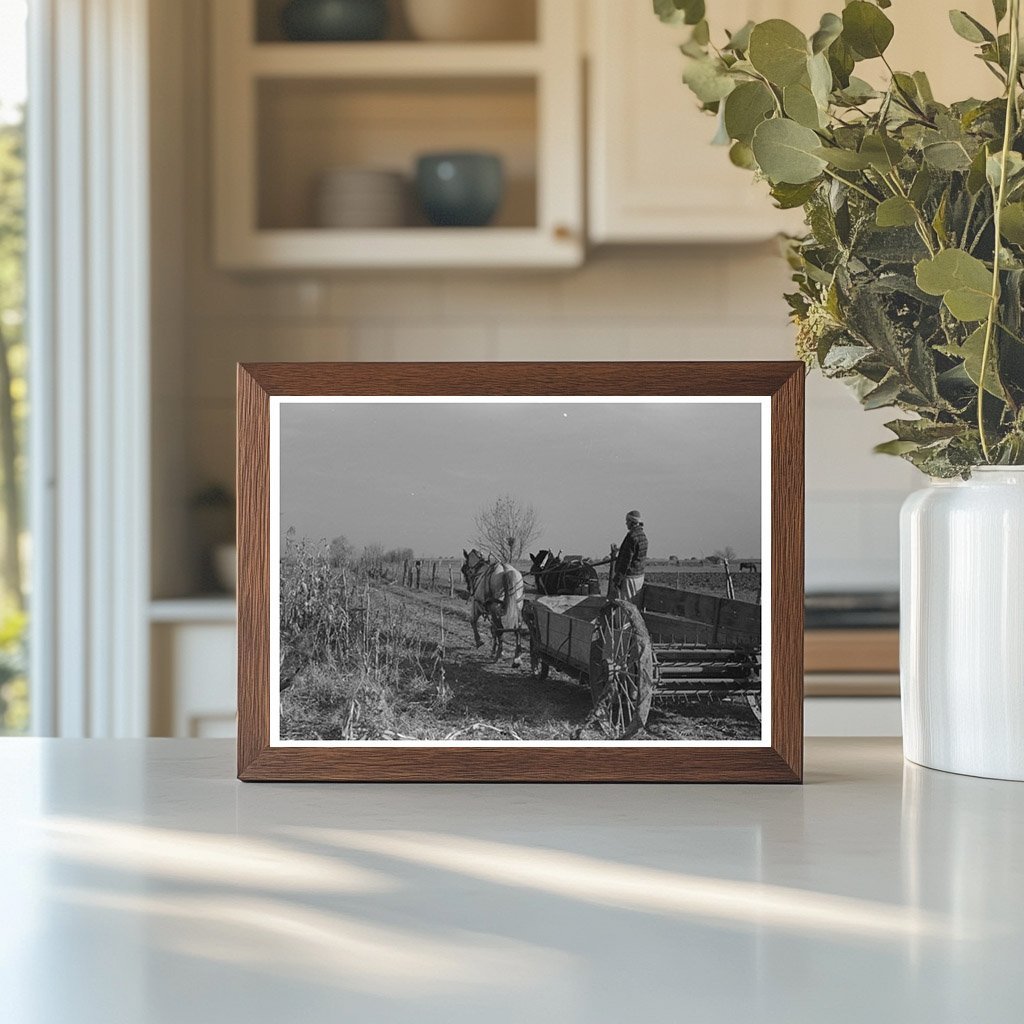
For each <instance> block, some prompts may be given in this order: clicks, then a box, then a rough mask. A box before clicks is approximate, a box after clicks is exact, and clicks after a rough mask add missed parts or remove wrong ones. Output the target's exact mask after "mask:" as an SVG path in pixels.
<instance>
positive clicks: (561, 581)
mask: <svg viewBox="0 0 1024 1024" xmlns="http://www.w3.org/2000/svg"><path fill="white" fill-rule="evenodd" d="M530 562H531V563H532V565H531V567H530V572H531V573H532V574H533V580H534V583H535V585H536V587H537V593H538V594H548V595H554V594H596V593H599V592H600V583H599V581H598V576H597V570H596V569H595V568H594V567H593V566H592V565H591V564H590V563H589V562H588V561H586V559H584V558H582V557H580V556H579V555H566V556H565V558H563V557H562V554H561V552H559V553H558V554H557V555H554V554H552V553H551V552H550V551H538V552H537V554H535V555H530Z"/></svg>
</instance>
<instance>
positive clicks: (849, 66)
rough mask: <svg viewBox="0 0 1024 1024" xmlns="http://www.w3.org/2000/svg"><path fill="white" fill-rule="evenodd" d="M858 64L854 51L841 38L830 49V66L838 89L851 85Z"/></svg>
mask: <svg viewBox="0 0 1024 1024" xmlns="http://www.w3.org/2000/svg"><path fill="white" fill-rule="evenodd" d="M855 63H856V58H855V57H854V54H853V50H851V49H850V47H849V46H847V45H846V42H845V40H844V39H843V37H842V36H840V37H839V38H838V39H837V40H836V41H835V42H834V43H833V44H832V45H831V46H830V47H829V48H828V66H829V67H830V68H831V69H832V77H833V78H834V79H835V83H836V87H837V88H839V89H845V88H847V86H849V84H850V76H851V75H852V74H853V68H854V65H855Z"/></svg>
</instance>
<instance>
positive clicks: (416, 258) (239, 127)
mask: <svg viewBox="0 0 1024 1024" xmlns="http://www.w3.org/2000/svg"><path fill="white" fill-rule="evenodd" d="M524 3H526V5H527V6H528V7H529V9H530V11H531V12H532V19H533V21H532V22H531V25H533V23H534V22H535V25H534V27H532V28H531V32H530V34H531V36H532V38H531V39H528V40H519V41H507V42H495V43H491V42H481V43H475V42H469V43H461V42H458V43H428V42H416V41H412V40H409V39H408V38H404V39H403V38H402V37H401V34H400V35H399V38H397V39H393V40H388V41H381V42H366V43H356V42H353V43H293V42H282V41H280V39H279V36H280V33H279V32H278V31H277V30H276V29H275V27H274V26H276V25H277V24H278V22H277V19H278V17H279V8H280V6H281V4H280V3H278V0H267V2H265V3H264V2H256V3H255V4H254V0H218V2H217V4H216V5H214V6H213V8H212V21H213V30H214V45H213V49H212V52H213V60H214V66H213V80H214V99H215V105H214V116H213V123H212V128H213V155H214V182H215V187H216V196H215V203H214V214H215V221H214V245H215V253H216V259H217V263H218V265H219V266H221V267H224V268H227V269H238V270H254V269H261V268H265V269H275V268H281V269H286V268H287V269H297V268H301V269H330V268H347V267H487V266H491V267H500V266H517V267H569V266H577V265H579V264H580V263H581V262H582V260H583V211H582V205H583V204H582V191H583V189H582V178H583V160H582V109H581V106H582V74H581V66H580V62H579V45H578V44H579V25H578V12H577V10H576V5H575V4H569V3H566V2H565V0H524ZM406 35H408V33H406ZM450 151H469V152H482V153H494V154H497V155H498V156H500V158H501V160H502V164H503V168H504V179H505V193H504V198H503V201H502V204H501V207H500V209H499V211H498V213H497V214H496V216H495V218H494V220H493V221H492V223H491V224H489V225H488V226H486V227H480V228H467V229H458V228H447V227H446V228H435V227H431V226H430V225H429V224H428V223H427V221H426V218H425V217H424V216H423V215H422V213H421V212H419V204H418V203H417V202H415V201H414V198H413V197H414V189H413V180H414V176H415V167H416V160H417V158H418V157H419V156H421V155H423V154H426V153H438V152H450ZM342 168H344V169H348V168H358V169H364V168H365V169H371V170H378V171H388V172H398V173H400V174H402V175H403V176H404V177H405V179H406V182H407V186H408V192H409V196H410V202H409V203H408V210H407V212H406V214H405V215H404V216H401V217H396V216H394V215H393V213H392V212H391V211H390V210H389V211H388V212H387V214H386V215H383V216H382V217H381V218H380V219H381V223H382V224H383V223H385V222H391V223H399V224H401V226H400V227H394V226H391V227H383V226H382V227H380V228H374V229H372V230H363V229H360V230H351V229H336V228H334V227H329V226H328V227H324V226H321V224H320V218H319V217H318V215H317V212H316V210H317V202H316V196H317V193H318V190H319V188H320V183H321V182H322V180H323V178H324V175H326V174H327V173H328V172H331V171H334V170H337V169H342ZM359 219H362V220H363V221H364V222H365V219H366V218H355V219H354V220H359Z"/></svg>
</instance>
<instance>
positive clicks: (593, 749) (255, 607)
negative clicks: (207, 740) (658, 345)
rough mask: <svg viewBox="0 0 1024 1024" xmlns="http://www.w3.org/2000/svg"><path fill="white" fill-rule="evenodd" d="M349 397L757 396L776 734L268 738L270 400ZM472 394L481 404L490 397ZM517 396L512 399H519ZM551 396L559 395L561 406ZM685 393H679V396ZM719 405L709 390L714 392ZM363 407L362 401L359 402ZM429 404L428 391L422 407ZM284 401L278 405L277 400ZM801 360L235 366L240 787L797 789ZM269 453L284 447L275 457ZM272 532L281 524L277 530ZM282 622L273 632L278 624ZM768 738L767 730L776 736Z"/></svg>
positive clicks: (772, 719)
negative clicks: (296, 742)
mask: <svg viewBox="0 0 1024 1024" xmlns="http://www.w3.org/2000/svg"><path fill="white" fill-rule="evenodd" d="M349 396H379V397H381V399H382V401H383V400H385V399H387V400H391V401H396V400H400V396H409V398H410V399H412V397H413V396H445V397H451V398H452V399H453V400H458V399H460V398H461V400H462V401H466V400H467V399H466V398H465V397H462V396H478V397H477V398H473V399H469V400H474V401H480V400H486V398H487V397H493V398H494V399H498V398H499V397H501V398H502V400H504V401H516V400H519V399H521V398H523V397H529V398H531V399H532V398H534V397H535V398H536V399H537V400H538V401H539V400H546V401H555V400H558V399H559V398H563V397H564V398H566V399H567V400H575V401H577V402H580V401H582V398H583V397H584V396H586V397H593V399H594V400H595V402H597V401H606V402H607V401H628V400H630V399H633V398H635V399H636V400H637V401H638V402H639V401H644V400H646V401H648V402H652V401H654V400H656V399H662V400H664V401H666V402H668V401H673V400H674V401H683V400H686V398H687V397H692V398H693V399H694V400H697V401H704V402H713V401H719V400H721V401H722V402H727V401H728V400H729V399H738V400H740V401H744V400H746V401H751V400H752V399H754V398H757V399H763V401H762V402H761V406H762V408H763V409H764V410H766V417H765V418H764V419H763V420H762V423H764V424H767V425H768V430H767V431H763V430H762V435H763V438H762V444H763V446H764V447H763V462H762V465H764V466H769V465H770V477H769V479H768V480H767V481H765V480H764V478H763V476H764V474H763V473H762V478H761V487H762V488H769V491H768V493H769V495H770V500H768V499H766V500H765V506H764V507H765V508H768V509H770V524H769V526H768V527H767V530H768V531H769V533H766V534H765V536H769V535H770V543H769V544H768V546H767V549H766V550H767V551H770V572H769V573H768V574H767V577H766V578H767V580H768V581H769V583H770V587H769V586H766V588H765V589H766V592H769V597H770V600H769V601H767V602H766V603H765V607H766V608H767V609H769V610H770V614H769V615H768V616H766V619H768V621H770V634H769V633H768V630H767V629H765V636H764V647H765V653H766V654H767V653H768V652H770V660H769V664H770V684H771V685H770V693H769V700H768V702H767V707H768V708H770V714H769V715H768V716H767V718H768V721H769V722H770V729H767V730H766V732H765V733H764V734H762V739H761V741H760V742H759V743H755V744H749V745H743V744H733V743H723V744H721V745H703V746H695V745H686V744H675V743H662V744H643V743H635V744H619V743H613V744H604V745H595V744H584V743H579V744H573V743H568V744H557V745H556V744H551V745H545V744H541V745H532V744H531V745H526V744H524V745H515V744H501V743H491V742H488V741H486V740H483V741H479V742H474V743H465V744H459V745H417V744H406V745H401V746H399V745H371V746H364V745H359V744H342V745H335V746H324V745H318V744H313V743H311V744H309V745H302V746H282V745H277V744H274V743H272V742H271V737H272V729H271V706H272V705H271V679H272V678H274V679H277V670H275V673H273V674H272V673H271V649H272V645H271V585H270V580H271V572H272V571H273V572H279V569H280V567H279V566H272V565H271V562H270V558H271V547H272V545H271V533H270V531H271V519H270V516H271V507H272V506H271V471H270V470H271V457H272V437H271V403H272V400H275V399H277V400H281V401H288V400H289V399H297V398H303V399H306V400H313V399H318V398H319V399H323V398H331V397H336V398H338V399H339V400H350V398H349ZM479 396H484V398H483V399H481V398H480V397H479ZM510 396H517V397H510ZM552 396H554V397H552ZM679 396H684V397H682V398H681V397H679ZM708 396H711V397H708ZM362 400H363V401H365V400H366V399H365V397H364V398H363V399H362ZM418 400H419V401H423V398H422V397H421V398H419V399H418ZM276 407H277V408H280V405H277V406H276ZM803 431H804V367H803V365H802V364H801V363H799V362H642V363H255V364H240V365H239V367H238V466H237V489H238V491H237V493H238V777H239V779H241V780H243V781H318V782H323V781H446V782H460V781H463V782H719V783H721V782H766V783H767V782H773V783H774V782H789V783H793V782H800V781H801V780H802V771H803V582H804V579H803V560H804V526H803V510H804V449H803V444H804V433H803ZM275 451H276V449H275ZM278 529H279V527H278ZM275 628H277V627H275ZM769 732H770V735H768V734H767V733H769Z"/></svg>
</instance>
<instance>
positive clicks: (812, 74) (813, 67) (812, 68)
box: [807, 53, 832, 125]
mask: <svg viewBox="0 0 1024 1024" xmlns="http://www.w3.org/2000/svg"><path fill="white" fill-rule="evenodd" d="M807 77H808V79H809V80H810V83H811V95H813V96H814V101H815V102H816V103H817V104H818V109H819V110H820V111H821V112H822V114H823V120H822V124H823V125H824V124H827V123H828V105H829V97H830V96H831V95H832V69H831V68H830V67H829V66H828V57H826V56H825V54H823V53H819V54H817V55H816V56H814V57H812V58H811V59H810V60H809V61H808V62H807Z"/></svg>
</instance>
